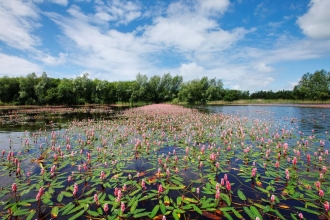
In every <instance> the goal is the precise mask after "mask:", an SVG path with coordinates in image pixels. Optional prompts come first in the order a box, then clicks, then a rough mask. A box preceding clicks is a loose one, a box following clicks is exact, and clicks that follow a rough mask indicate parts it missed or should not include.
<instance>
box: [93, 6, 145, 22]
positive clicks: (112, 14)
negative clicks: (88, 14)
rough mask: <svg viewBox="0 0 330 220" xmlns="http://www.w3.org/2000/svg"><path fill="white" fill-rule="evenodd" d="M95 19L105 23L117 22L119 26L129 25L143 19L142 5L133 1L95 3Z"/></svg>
mask: <svg viewBox="0 0 330 220" xmlns="http://www.w3.org/2000/svg"><path fill="white" fill-rule="evenodd" d="M95 10H96V12H97V13H96V14H95V17H96V18H99V19H101V20H104V21H115V22H116V23H117V24H128V23H130V22H131V21H133V20H135V19H137V18H139V17H141V15H142V12H141V8H140V5H138V3H136V2H132V1H121V0H113V1H109V2H103V1H101V0H96V1H95Z"/></svg>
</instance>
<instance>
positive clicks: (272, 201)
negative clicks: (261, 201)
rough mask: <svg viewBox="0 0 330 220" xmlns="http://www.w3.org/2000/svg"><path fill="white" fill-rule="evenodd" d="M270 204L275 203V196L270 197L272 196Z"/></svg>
mask: <svg viewBox="0 0 330 220" xmlns="http://www.w3.org/2000/svg"><path fill="white" fill-rule="evenodd" d="M270 202H271V203H274V202H275V195H272V196H271V197H270Z"/></svg>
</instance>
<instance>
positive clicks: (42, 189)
mask: <svg viewBox="0 0 330 220" xmlns="http://www.w3.org/2000/svg"><path fill="white" fill-rule="evenodd" d="M43 194H44V188H43V187H41V188H40V189H39V191H38V194H37V196H36V200H38V201H39V200H40V198H41V196H42V195H43Z"/></svg>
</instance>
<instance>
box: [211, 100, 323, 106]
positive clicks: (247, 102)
mask: <svg viewBox="0 0 330 220" xmlns="http://www.w3.org/2000/svg"><path fill="white" fill-rule="evenodd" d="M235 104H239V105H242V104H246V105H248V104H305V105H308V104H330V100H327V101H320V100H317V101H313V100H294V99H245V100H237V101H232V102H226V101H222V100H220V101H212V102H207V105H235Z"/></svg>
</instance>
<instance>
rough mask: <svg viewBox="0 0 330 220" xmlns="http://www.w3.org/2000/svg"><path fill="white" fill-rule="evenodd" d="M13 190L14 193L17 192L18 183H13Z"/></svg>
mask: <svg viewBox="0 0 330 220" xmlns="http://www.w3.org/2000/svg"><path fill="white" fill-rule="evenodd" d="M11 190H12V191H13V192H14V193H16V191H17V184H16V183H13V184H12V185H11Z"/></svg>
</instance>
